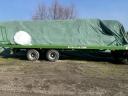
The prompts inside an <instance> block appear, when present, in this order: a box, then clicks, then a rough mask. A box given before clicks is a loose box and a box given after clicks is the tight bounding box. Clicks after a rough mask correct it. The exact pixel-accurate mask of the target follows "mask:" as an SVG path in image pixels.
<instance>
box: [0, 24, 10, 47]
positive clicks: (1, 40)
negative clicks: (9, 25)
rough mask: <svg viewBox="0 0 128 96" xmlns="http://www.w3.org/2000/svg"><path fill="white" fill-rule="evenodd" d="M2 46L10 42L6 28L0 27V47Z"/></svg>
mask: <svg viewBox="0 0 128 96" xmlns="http://www.w3.org/2000/svg"><path fill="white" fill-rule="evenodd" d="M2 44H10V42H9V40H8V37H7V31H6V27H3V26H0V45H2Z"/></svg>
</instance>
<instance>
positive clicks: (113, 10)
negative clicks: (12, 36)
mask: <svg viewBox="0 0 128 96" xmlns="http://www.w3.org/2000/svg"><path fill="white" fill-rule="evenodd" d="M0 1H1V2H0V21H13V20H31V17H32V14H33V13H34V11H35V10H36V8H37V5H38V4H40V3H45V4H47V5H48V6H49V5H50V4H51V2H52V0H0ZM58 1H60V3H61V4H63V5H66V6H67V5H70V4H73V5H74V6H75V7H76V13H77V16H78V18H82V19H88V18H93V19H94V18H98V19H103V20H104V19H105V20H118V21H120V22H121V23H122V24H123V25H124V27H125V29H126V30H128V0H58Z"/></svg>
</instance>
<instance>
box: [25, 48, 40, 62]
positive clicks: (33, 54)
mask: <svg viewBox="0 0 128 96" xmlns="http://www.w3.org/2000/svg"><path fill="white" fill-rule="evenodd" d="M39 57H40V54H39V52H38V51H37V50H35V49H30V50H28V51H27V58H28V60H30V61H36V60H38V59H39Z"/></svg>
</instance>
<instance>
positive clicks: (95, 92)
mask: <svg viewBox="0 0 128 96" xmlns="http://www.w3.org/2000/svg"><path fill="white" fill-rule="evenodd" d="M75 56H76V58H72V57H73V56H66V57H63V58H61V60H59V61H57V62H48V61H45V60H39V61H36V62H31V61H27V60H25V59H23V58H22V59H21V58H10V57H9V58H2V57H1V58H0V96H128V65H124V64H116V63H114V62H113V60H112V58H111V57H105V56H101V57H97V56H96V57H94V56H93V55H92V56H88V55H86V56H81V55H80V56H79V55H78V54H75ZM75 56H74V57H75ZM77 56H78V57H79V58H77ZM23 57H24V56H23Z"/></svg>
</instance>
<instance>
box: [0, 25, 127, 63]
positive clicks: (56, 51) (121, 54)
mask: <svg viewBox="0 0 128 96" xmlns="http://www.w3.org/2000/svg"><path fill="white" fill-rule="evenodd" d="M0 29H1V36H2V40H0V47H2V48H9V49H12V50H13V52H14V53H16V52H17V51H20V50H22V49H24V50H26V57H27V58H28V60H31V61H35V60H38V59H39V57H40V55H42V54H40V53H41V52H42V51H43V52H44V54H43V55H45V57H46V59H47V60H49V61H52V62H55V61H57V60H58V59H59V57H60V51H64V50H85V51H86V50H92V51H99V50H102V51H105V50H110V51H111V54H112V56H113V57H114V58H115V59H116V60H119V61H123V62H124V63H128V45H118V46H117V45H111V46H107V45H104V46H101V45H95V46H89V45H86V44H85V45H77V46H76V45H73V44H72V45H63V44H62V45H59V44H58V45H56V44H50V45H48V44H32V45H18V44H12V43H11V42H10V41H9V40H8V36H7V31H6V27H2V26H1V27H0ZM78 31H79V30H78Z"/></svg>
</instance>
